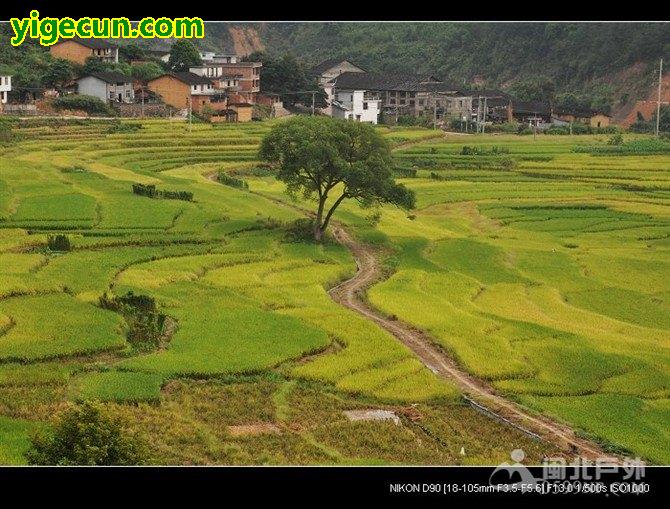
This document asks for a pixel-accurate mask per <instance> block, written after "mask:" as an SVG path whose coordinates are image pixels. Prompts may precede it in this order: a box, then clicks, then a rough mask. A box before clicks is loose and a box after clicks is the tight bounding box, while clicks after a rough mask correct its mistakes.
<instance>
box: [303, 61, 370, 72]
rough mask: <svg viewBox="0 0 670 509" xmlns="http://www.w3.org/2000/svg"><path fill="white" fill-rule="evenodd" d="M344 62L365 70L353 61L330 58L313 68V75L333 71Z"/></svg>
mask: <svg viewBox="0 0 670 509" xmlns="http://www.w3.org/2000/svg"><path fill="white" fill-rule="evenodd" d="M342 62H349V63H350V64H351V65H353V66H355V67H358V68H359V69H361V70H364V69H363V68H362V67H361V66H360V65H357V64H354V63H353V62H352V61H351V60H348V59H346V58H329V59H328V60H324V61H323V62H321V63H319V64H316V65H315V66H314V67H312V73H313V74H315V75H317V76H318V75H321V74H323V73H324V72H326V71H327V70H328V69H332V68H333V67H335V66H336V65H338V64H341V63H342Z"/></svg>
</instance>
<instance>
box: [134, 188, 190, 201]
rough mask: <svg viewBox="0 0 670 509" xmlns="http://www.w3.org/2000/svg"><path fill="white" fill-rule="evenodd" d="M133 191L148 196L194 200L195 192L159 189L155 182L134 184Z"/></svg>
mask: <svg viewBox="0 0 670 509" xmlns="http://www.w3.org/2000/svg"><path fill="white" fill-rule="evenodd" d="M133 193H135V194H137V195H140V196H146V197H147V198H164V199H166V200H184V201H193V193H192V192H190V191H159V190H158V189H156V186H155V185H153V184H133Z"/></svg>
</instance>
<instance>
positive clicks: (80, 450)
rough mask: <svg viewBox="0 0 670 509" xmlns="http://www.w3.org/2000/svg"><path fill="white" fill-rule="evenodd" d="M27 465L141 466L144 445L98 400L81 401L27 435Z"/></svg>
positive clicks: (144, 460) (143, 459)
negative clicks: (52, 423) (45, 429)
mask: <svg viewBox="0 0 670 509" xmlns="http://www.w3.org/2000/svg"><path fill="white" fill-rule="evenodd" d="M30 441H31V448H30V449H29V450H28V452H27V453H26V457H27V459H28V462H29V463H30V464H31V465H141V464H144V463H146V461H147V460H146V458H147V456H146V452H145V447H144V444H143V443H142V442H141V441H140V440H139V439H138V438H137V437H136V436H134V435H131V434H130V433H128V432H127V431H126V430H125V429H124V427H123V425H122V423H121V421H119V420H118V419H115V418H113V417H112V416H110V415H109V414H108V413H107V412H106V411H105V409H104V407H103V406H102V405H101V404H100V403H94V402H84V403H82V404H80V405H77V406H73V407H71V408H69V409H68V410H66V411H65V412H64V413H63V414H62V416H61V417H60V419H59V421H58V422H57V424H56V425H55V426H54V427H53V429H51V430H50V431H48V432H46V433H40V434H35V435H33V436H32V437H31V439H30Z"/></svg>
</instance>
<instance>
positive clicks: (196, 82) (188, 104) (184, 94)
mask: <svg viewBox="0 0 670 509" xmlns="http://www.w3.org/2000/svg"><path fill="white" fill-rule="evenodd" d="M147 86H148V87H149V90H150V91H151V92H153V93H154V94H156V95H158V96H159V97H160V98H161V99H162V100H163V102H164V103H165V104H168V105H169V106H172V107H173V108H176V109H178V110H188V109H189V108H192V110H193V111H195V112H202V111H203V110H212V111H214V112H216V111H220V110H225V109H227V95H226V91H225V90H218V89H216V88H214V83H212V80H210V79H209V78H206V77H204V76H200V75H198V74H195V73H192V72H173V73H168V74H163V75H162V76H159V77H157V78H154V79H153V80H150V81H149V82H148V83H147Z"/></svg>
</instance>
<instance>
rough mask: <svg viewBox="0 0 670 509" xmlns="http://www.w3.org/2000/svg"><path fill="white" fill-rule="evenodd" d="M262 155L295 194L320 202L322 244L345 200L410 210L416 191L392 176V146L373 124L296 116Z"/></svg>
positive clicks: (272, 136)
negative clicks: (335, 214)
mask: <svg viewBox="0 0 670 509" xmlns="http://www.w3.org/2000/svg"><path fill="white" fill-rule="evenodd" d="M260 157H261V158H262V159H263V160H265V161H267V162H269V163H270V164H271V165H273V166H274V167H275V168H276V171H277V174H276V176H277V178H278V179H279V180H281V181H283V182H284V183H285V184H286V186H287V192H288V193H289V194H291V195H296V194H302V195H303V197H305V198H316V201H317V209H316V214H315V219H314V239H315V240H316V241H317V242H320V241H321V240H322V239H323V235H324V232H325V231H326V228H327V227H328V223H329V222H330V220H331V218H332V216H333V213H334V212H335V210H336V209H337V207H338V206H339V205H340V204H341V203H342V202H343V201H344V200H346V199H354V200H357V201H358V202H359V203H360V204H361V205H363V206H370V205H373V204H378V203H392V204H394V205H397V206H400V207H403V208H406V209H411V208H413V207H414V204H415V198H414V193H413V192H412V191H411V190H409V189H407V188H406V187H405V186H403V185H402V184H396V183H395V182H394V180H393V177H392V167H393V162H392V157H391V150H390V148H389V145H388V142H387V141H386V140H385V139H384V138H383V137H382V136H381V135H380V134H379V133H378V132H377V131H376V130H375V129H374V128H373V127H372V126H370V125H367V124H362V123H360V122H353V121H346V120H338V119H334V118H330V117H304V116H299V117H293V118H291V119H290V120H287V121H285V122H281V123H279V124H277V125H276V126H275V127H274V128H273V129H272V130H271V131H270V132H269V133H268V134H267V135H266V136H265V137H264V138H263V141H262V143H261V148H260Z"/></svg>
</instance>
